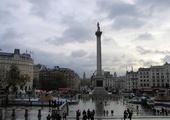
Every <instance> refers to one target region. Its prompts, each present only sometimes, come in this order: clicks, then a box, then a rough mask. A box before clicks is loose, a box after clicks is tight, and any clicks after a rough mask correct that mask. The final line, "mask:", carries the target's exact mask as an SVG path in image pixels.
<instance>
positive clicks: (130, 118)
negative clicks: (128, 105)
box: [128, 110, 133, 120]
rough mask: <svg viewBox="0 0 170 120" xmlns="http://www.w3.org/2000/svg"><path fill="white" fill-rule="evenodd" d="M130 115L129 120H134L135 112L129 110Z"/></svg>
mask: <svg viewBox="0 0 170 120" xmlns="http://www.w3.org/2000/svg"><path fill="white" fill-rule="evenodd" d="M128 114H129V116H128V118H129V120H132V115H133V111H132V110H129V112H128Z"/></svg>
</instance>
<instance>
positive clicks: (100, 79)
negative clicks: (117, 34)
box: [92, 23, 107, 95]
mask: <svg viewBox="0 0 170 120" xmlns="http://www.w3.org/2000/svg"><path fill="white" fill-rule="evenodd" d="M95 35H96V38H97V73H96V76H94V86H95V88H94V91H93V93H92V94H93V95H95V94H107V91H106V90H105V88H104V86H103V84H104V75H103V74H102V57H101V56H102V54H101V35H102V32H101V31H100V26H99V23H97V31H96V33H95Z"/></svg>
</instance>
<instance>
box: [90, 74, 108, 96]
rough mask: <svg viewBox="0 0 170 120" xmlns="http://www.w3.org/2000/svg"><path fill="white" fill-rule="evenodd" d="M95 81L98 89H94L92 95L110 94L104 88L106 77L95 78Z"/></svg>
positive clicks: (98, 76)
mask: <svg viewBox="0 0 170 120" xmlns="http://www.w3.org/2000/svg"><path fill="white" fill-rule="evenodd" d="M94 80H95V86H96V87H95V88H94V91H93V92H92V95H106V94H108V92H107V91H106V90H105V88H104V87H103V85H104V83H103V82H104V76H102V75H97V76H95V77H94Z"/></svg>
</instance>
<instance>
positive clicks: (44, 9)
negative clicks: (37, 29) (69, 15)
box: [29, 0, 50, 18]
mask: <svg viewBox="0 0 170 120" xmlns="http://www.w3.org/2000/svg"><path fill="white" fill-rule="evenodd" d="M29 2H30V3H31V4H32V8H31V14H35V15H37V16H39V17H42V18H45V17H46V16H47V14H48V11H49V9H50V1H48V0H29Z"/></svg>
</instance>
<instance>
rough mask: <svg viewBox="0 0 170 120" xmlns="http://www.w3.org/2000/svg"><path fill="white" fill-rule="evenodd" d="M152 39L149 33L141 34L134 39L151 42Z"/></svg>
mask: <svg viewBox="0 0 170 120" xmlns="http://www.w3.org/2000/svg"><path fill="white" fill-rule="evenodd" d="M152 39H154V38H153V36H152V34H150V33H143V34H140V35H138V37H137V38H136V40H152Z"/></svg>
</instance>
